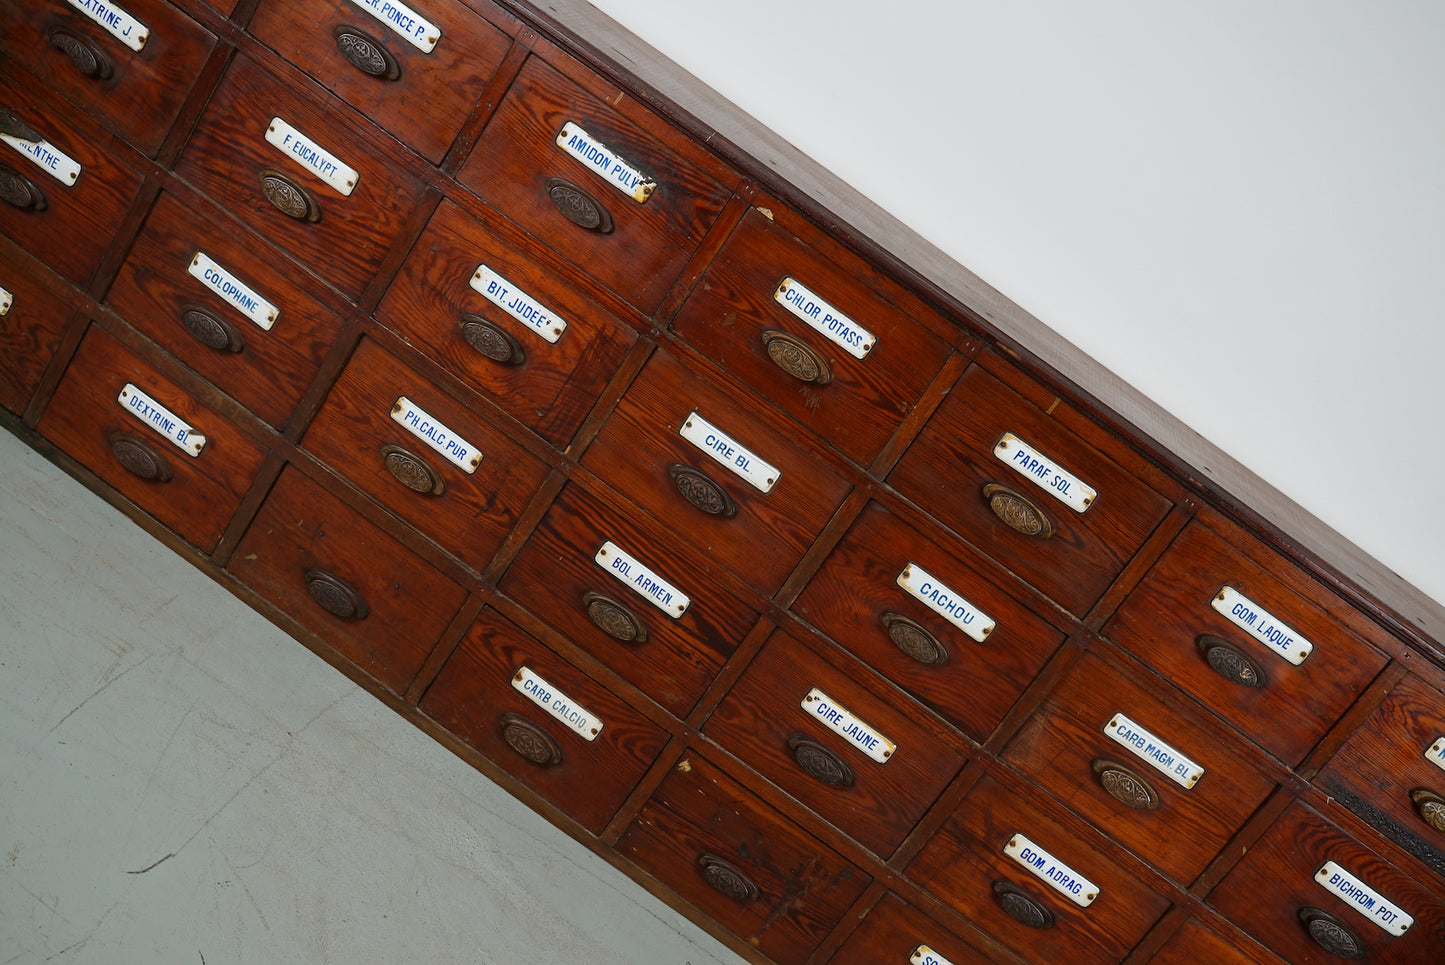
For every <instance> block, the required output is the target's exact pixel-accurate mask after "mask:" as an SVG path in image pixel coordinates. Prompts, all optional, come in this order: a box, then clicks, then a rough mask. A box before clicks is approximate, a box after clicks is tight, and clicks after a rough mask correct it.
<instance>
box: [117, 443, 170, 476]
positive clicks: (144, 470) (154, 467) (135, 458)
mask: <svg viewBox="0 0 1445 965" xmlns="http://www.w3.org/2000/svg"><path fill="white" fill-rule="evenodd" d="M108 441H109V442H110V454H111V455H112V456H115V461H116V462H118V463H120V464H121V467H122V468H124V469H125V470H126V471H127V472H129V473H130V474H131V475H133V476H138V477H140V478H141V479H144V480H145V481H146V482H154V483H168V482H170V481H171V464H170V462H168V461H167V460H166V457H165V456H163V455H161V454H160V453H159V452H157V451H156V450H155V448H153V447H152V446H151V444H150V443H148V442H146V441H145V440H143V439H138V438H136V437H135V436H133V435H131V434H130V433H129V432H121V431H116V432H112V433H111V434H110V437H109V440H108Z"/></svg>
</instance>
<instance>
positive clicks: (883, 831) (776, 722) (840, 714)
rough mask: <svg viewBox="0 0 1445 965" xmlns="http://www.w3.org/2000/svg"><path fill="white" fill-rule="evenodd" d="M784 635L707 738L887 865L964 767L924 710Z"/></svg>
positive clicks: (740, 685)
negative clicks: (921, 716) (877, 688)
mask: <svg viewBox="0 0 1445 965" xmlns="http://www.w3.org/2000/svg"><path fill="white" fill-rule="evenodd" d="M863 676H864V674H863V673H862V671H861V670H860V669H859V668H857V667H856V666H853V665H852V664H851V661H848V659H847V657H845V656H844V655H843V654H833V655H831V656H830V658H829V659H824V657H823V656H822V655H821V654H820V653H818V652H816V651H815V650H813V649H812V648H810V647H808V646H807V645H806V644H804V643H801V642H799V641H798V640H797V639H795V638H793V637H792V636H790V635H789V634H788V633H787V632H785V631H783V630H775V631H774V632H773V635H772V636H771V637H769V638H768V642H767V643H766V644H765V645H764V647H763V649H762V651H761V652H760V653H759V654H758V655H757V657H755V658H754V659H753V662H752V663H751V664H750V665H749V666H748V669H747V672H746V673H744V674H743V676H742V678H741V679H740V680H739V681H738V682H737V683H736V684H735V685H734V686H733V688H732V690H731V691H730V692H729V693H728V696H727V697H726V698H725V699H724V700H723V702H722V703H721V704H719V705H718V708H717V709H716V710H715V711H713V714H712V717H711V718H709V720H708V722H707V725H706V726H705V727H704V728H703V733H704V734H705V735H706V736H708V737H711V738H712V739H713V740H715V741H717V743H718V744H720V745H721V746H723V747H726V748H727V749H728V750H729V751H731V752H732V753H733V754H735V755H736V756H737V757H739V758H741V759H742V760H743V761H744V762H745V763H747V764H748V765H749V766H750V767H752V768H753V769H754V770H756V771H757V772H758V773H759V774H761V775H763V776H764V777H766V778H767V779H768V780H770V781H772V782H773V783H774V784H776V785H778V787H781V788H782V789H783V790H784V791H786V792H787V793H788V794H789V795H790V796H791V797H794V798H796V799H798V800H799V801H802V802H803V803H804V804H806V805H807V806H808V807H810V808H812V809H813V811H814V812H816V813H817V814H819V815H821V816H822V817H823V818H824V819H825V820H827V821H828V822H830V823H831V824H833V825H834V826H835V827H837V828H839V829H841V830H842V831H844V832H845V833H847V834H848V835H849V836H851V837H852V838H853V839H854V840H855V841H858V842H859V843H860V844H862V845H863V846H864V847H866V848H868V849H870V850H871V851H873V852H874V853H875V854H877V855H879V856H880V857H883V858H887V857H888V856H889V855H891V854H892V853H893V852H894V851H895V850H896V849H897V848H898V845H899V844H900V843H901V842H902V841H903V839H904V837H906V836H907V834H908V832H909V831H911V830H913V826H914V825H915V824H917V823H918V819H919V818H921V817H923V815H924V813H925V812H926V811H927V810H928V809H929V807H930V806H932V804H933V802H934V801H935V800H937V798H938V795H939V794H940V793H942V792H943V789H944V788H945V787H947V786H948V784H949V782H950V781H952V780H953V777H954V775H956V774H957V773H958V772H959V770H960V769H961V768H962V767H963V764H964V757H963V755H962V754H961V753H960V752H959V751H958V750H957V749H956V748H955V747H951V746H949V745H948V744H946V743H945V742H944V741H943V740H941V739H940V736H939V734H938V733H937V731H934V730H930V729H929V728H928V726H927V725H926V724H924V723H923V722H922V721H920V720H919V719H918V718H919V715H918V711H917V709H916V708H913V707H910V706H909V705H908V704H907V703H906V702H905V701H903V700H900V699H899V698H898V697H896V696H893V697H891V698H890V697H888V696H884V695H882V694H879V693H877V692H875V691H874V690H872V689H870V688H868V687H867V686H865V685H864V684H863V683H862V682H861V680H862V678H863Z"/></svg>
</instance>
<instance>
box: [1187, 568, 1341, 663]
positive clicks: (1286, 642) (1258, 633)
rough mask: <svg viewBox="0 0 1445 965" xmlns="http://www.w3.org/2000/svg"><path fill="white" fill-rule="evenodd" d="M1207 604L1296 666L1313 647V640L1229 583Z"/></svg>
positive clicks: (1302, 661) (1303, 660)
mask: <svg viewBox="0 0 1445 965" xmlns="http://www.w3.org/2000/svg"><path fill="white" fill-rule="evenodd" d="M1209 605H1210V606H1212V607H1214V609H1216V610H1218V611H1219V612H1220V613H1222V614H1224V617H1225V619H1227V620H1228V621H1229V622H1230V623H1233V624H1234V625H1235V626H1237V627H1239V628H1240V629H1241V630H1243V631H1244V632H1245V633H1247V634H1249V635H1250V636H1251V637H1254V639H1256V640H1258V641H1259V642H1260V643H1262V644H1264V645H1265V646H1266V647H1269V648H1270V649H1271V650H1273V651H1274V652H1275V653H1277V654H1279V655H1280V656H1281V657H1284V658H1285V659H1286V660H1288V661H1289V662H1290V663H1292V664H1294V665H1295V666H1296V667H1298V666H1299V665H1300V664H1302V663H1304V662H1305V658H1306V657H1308V656H1309V655H1310V653H1311V652H1312V651H1313V650H1314V648H1315V645H1314V644H1312V643H1310V642H1309V641H1308V640H1306V639H1305V638H1304V637H1302V636H1300V635H1299V634H1298V633H1295V632H1294V631H1293V630H1291V629H1290V628H1289V627H1287V626H1285V625H1284V624H1283V623H1281V622H1280V621H1278V620H1276V619H1275V618H1274V617H1272V616H1270V614H1269V611H1267V610H1265V608H1264V607H1262V606H1260V605H1259V604H1258V603H1255V602H1254V601H1253V600H1251V599H1250V598H1249V597H1247V596H1245V595H1244V594H1243V593H1240V592H1239V591H1238V590H1236V589H1235V588H1234V587H1232V586H1221V587H1220V588H1219V592H1218V593H1216V594H1215V595H1214V599H1213V600H1211V601H1210V604H1209Z"/></svg>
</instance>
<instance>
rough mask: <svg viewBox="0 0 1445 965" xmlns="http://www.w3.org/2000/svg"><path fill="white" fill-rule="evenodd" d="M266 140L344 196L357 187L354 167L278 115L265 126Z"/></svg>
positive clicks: (357, 175) (357, 176)
mask: <svg viewBox="0 0 1445 965" xmlns="http://www.w3.org/2000/svg"><path fill="white" fill-rule="evenodd" d="M266 140H267V142H268V143H270V144H271V145H272V146H273V147H275V148H276V150H278V151H280V152H281V153H282V154H284V155H286V156H287V157H288V158H290V159H291V160H292V161H294V162H295V163H296V164H297V165H299V166H300V167H303V168H305V169H306V170H308V171H310V172H311V173H312V174H314V175H316V176H317V177H318V178H320V179H321V180H323V181H325V182H326V183H327V184H329V185H331V187H332V188H334V189H335V190H336V192H337V193H338V194H340V195H342V196H343V197H350V196H351V192H352V191H355V190H356V183H357V182H358V181H360V180H361V175H359V174H357V173H356V169H355V168H353V167H350V166H348V165H347V164H345V163H344V162H343V161H342V160H341V159H340V158H338V157H337V156H336V155H335V154H332V153H331V152H330V151H328V150H326V148H324V147H322V146H321V145H320V144H317V143H316V142H315V141H313V140H311V138H309V137H307V136H306V135H305V134H302V133H301V132H300V131H298V130H296V128H294V127H292V126H291V125H290V124H287V123H286V122H285V121H283V120H282V119H281V118H279V117H273V118H271V123H270V125H269V126H268V127H267V128H266Z"/></svg>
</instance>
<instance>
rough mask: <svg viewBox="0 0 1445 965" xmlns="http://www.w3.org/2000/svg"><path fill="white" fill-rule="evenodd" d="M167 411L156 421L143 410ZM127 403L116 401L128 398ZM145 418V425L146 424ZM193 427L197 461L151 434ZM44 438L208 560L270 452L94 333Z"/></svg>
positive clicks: (65, 382)
mask: <svg viewBox="0 0 1445 965" xmlns="http://www.w3.org/2000/svg"><path fill="white" fill-rule="evenodd" d="M128 386H133V387H134V388H138V389H139V390H140V391H141V393H143V394H144V395H145V396H149V397H150V400H151V402H153V403H157V404H158V405H159V406H160V407H164V408H165V409H168V410H169V413H162V412H160V411H159V410H158V409H157V408H156V407H155V406H152V405H150V404H148V403H146V402H145V400H144V399H142V398H141V397H140V396H138V395H137V394H136V393H135V391H134V389H128V388H127V387H128ZM123 391H124V392H125V395H126V401H125V402H121V401H118V400H119V399H120V396H121V394H122V392H123ZM147 413H149V418H147V417H146V414H147ZM180 423H184V424H186V425H189V427H190V429H191V430H192V431H190V432H188V433H187V436H188V439H187V440H186V442H187V444H188V446H189V447H190V448H191V449H194V446H195V436H196V434H200V435H201V436H203V437H204V439H205V443H204V446H203V447H202V448H201V450H200V454H199V455H196V456H192V455H190V453H189V451H183V450H182V448H181V447H180V446H177V445H173V444H172V443H171V441H170V438H169V437H168V436H166V435H163V434H162V433H161V432H160V431H159V430H158V429H156V428H154V426H155V425H157V424H160V425H163V426H171V427H173V431H176V432H178V431H179V430H180V429H181V428H182V426H181V425H180ZM39 429H40V432H41V434H42V435H44V436H46V437H47V438H49V439H50V440H51V441H52V442H54V443H55V444H56V445H58V446H59V447H60V448H62V449H64V450H65V451H66V452H67V453H69V454H70V455H71V456H74V457H75V459H76V460H77V461H79V462H80V463H82V464H84V465H85V466H86V467H87V468H89V469H90V470H91V471H92V472H94V473H95V474H96V475H97V476H99V477H100V478H101V479H103V480H104V481H105V482H106V483H108V484H109V485H110V486H112V487H113V488H115V489H116V490H118V491H119V492H120V493H121V494H122V495H123V496H125V497H126V498H127V499H129V500H130V501H131V502H133V503H135V504H136V505H137V506H139V507H140V508H141V509H143V510H145V511H146V512H147V513H150V514H151V515H152V516H154V517H155V518H156V519H158V520H160V521H161V522H162V523H164V524H165V525H166V526H168V527H170V528H171V529H173V530H175V531H176V532H177V533H179V534H180V535H181V536H184V537H185V538H186V539H188V540H190V541H191V542H192V543H194V544H195V545H196V546H197V547H199V548H200V549H201V550H203V551H205V552H210V551H211V550H212V549H214V548H215V546H216V543H217V541H219V540H220V538H221V533H222V532H223V531H224V530H225V528H226V524H227V523H229V522H230V521H231V516H232V515H233V514H234V513H235V511H236V507H237V506H239V505H240V502H241V497H242V496H244V495H245V493H246V490H247V489H248V488H250V485H251V481H252V480H253V479H254V478H255V476H256V472H257V471H258V470H259V469H260V468H261V460H262V459H263V458H264V456H265V452H264V450H263V449H262V448H261V447H260V446H258V445H257V444H256V443H254V442H252V441H251V440H250V439H248V438H247V437H246V436H244V435H243V434H242V433H241V431H240V430H239V429H237V428H236V427H235V426H233V425H231V423H229V422H227V421H226V420H225V419H224V418H222V417H221V416H219V415H217V414H216V413H215V412H213V411H211V410H210V409H208V408H206V407H205V406H203V405H201V403H199V402H197V401H196V400H195V398H194V397H193V396H192V395H191V393H190V390H189V389H188V388H186V387H185V386H183V385H180V384H178V383H176V382H174V381H172V380H171V379H169V378H167V377H166V376H163V375H161V374H160V373H159V372H157V371H155V370H154V369H153V368H151V366H150V365H149V364H147V363H146V362H143V361H142V360H141V359H139V358H137V357H136V356H135V355H133V354H132V353H131V352H130V351H129V350H128V349H126V348H125V347H123V346H122V345H121V344H120V343H119V342H117V341H116V340H115V339H114V338H112V337H111V336H110V335H109V334H107V333H106V332H105V331H103V330H101V329H99V328H95V327H94V326H92V327H91V329H90V331H89V332H87V333H86V336H85V339H84V341H82V342H81V344H80V349H79V350H78V351H77V352H76V355H75V357H74V358H73V359H72V360H71V362H70V367H69V368H68V369H66V372H65V377H64V378H63V379H62V380H61V383H60V387H59V388H57V389H56V391H55V395H54V396H53V397H52V398H51V400H50V404H49V405H48V406H47V407H46V409H45V415H44V416H43V417H42V418H41V420H40V426H39Z"/></svg>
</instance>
